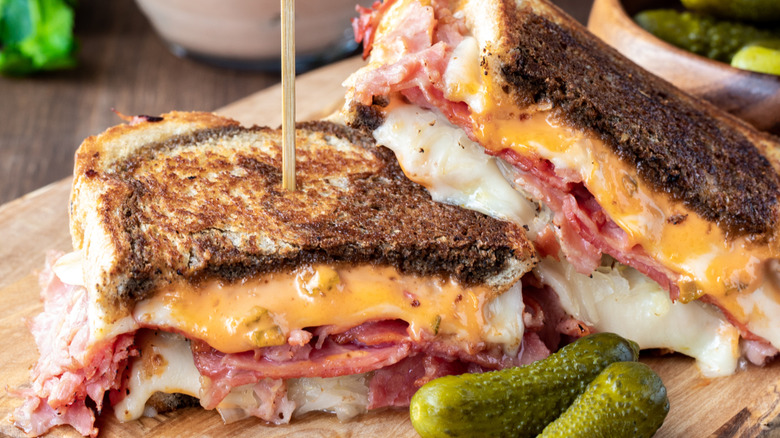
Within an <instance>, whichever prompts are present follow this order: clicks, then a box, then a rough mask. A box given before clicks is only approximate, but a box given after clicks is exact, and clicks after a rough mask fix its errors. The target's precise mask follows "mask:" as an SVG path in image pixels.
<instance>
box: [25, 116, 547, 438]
mask: <svg viewBox="0 0 780 438" xmlns="http://www.w3.org/2000/svg"><path fill="white" fill-rule="evenodd" d="M296 136H297V171H296V179H297V181H298V190H296V191H294V192H293V191H286V190H283V189H282V187H281V170H280V169H281V132H280V131H279V130H274V129H269V128H260V127H253V128H245V127H242V126H240V125H239V124H238V123H237V122H235V121H233V120H230V119H226V118H223V117H219V116H216V115H213V114H207V113H180V112H172V113H168V114H164V115H162V116H161V117H139V118H137V119H136V120H135V121H134V122H133V123H131V124H127V125H121V126H117V127H114V128H111V129H109V130H107V131H106V132H104V133H103V134H100V135H98V136H95V137H90V138H88V139H87V140H85V141H84V143H83V144H82V145H81V147H80V148H79V149H78V151H77V153H76V165H75V171H74V183H73V190H72V195H71V203H70V219H71V220H70V225H71V234H72V240H73V249H74V252H72V253H69V254H65V255H61V254H60V255H53V256H52V257H51V258H50V263H49V265H50V266H49V267H48V268H47V269H46V270H45V271H44V272H43V274H42V277H41V283H42V286H43V292H42V297H43V301H44V312H43V313H42V314H40V315H39V316H38V317H36V318H35V320H34V321H33V322H32V324H31V328H32V332H33V334H34V336H35V339H36V343H37V346H38V349H39V352H40V354H41V357H40V359H39V361H38V362H37V364H36V365H35V366H34V368H33V369H32V377H33V379H32V385H31V387H30V388H26V389H24V390H23V391H22V392H23V393H24V394H25V396H26V399H25V402H24V404H23V405H22V406H21V407H20V408H19V409H17V411H16V412H15V415H14V417H15V418H14V419H15V422H16V424H17V425H18V426H19V427H21V428H23V429H24V430H25V431H27V432H29V433H32V434H35V435H38V434H42V433H44V432H46V431H47V430H48V429H49V428H51V427H54V426H57V425H60V424H70V425H72V426H73V427H75V428H76V430H78V432H80V433H81V434H83V435H91V436H95V435H96V434H97V432H98V431H97V429H96V427H95V425H94V421H95V411H97V412H100V411H101V410H102V411H111V409H108V407H109V406H110V407H112V408H113V412H114V415H116V416H117V417H118V418H119V419H120V420H121V421H129V420H133V419H135V418H138V417H140V416H141V415H143V414H144V413H146V414H147V415H148V414H154V413H155V412H159V411H160V410H163V409H170V408H175V407H179V406H186V405H193V404H194V405H198V404H199V405H201V406H203V407H204V408H207V409H216V410H218V411H219V413H220V414H221V415H222V417H223V419H224V420H225V421H236V420H238V419H242V418H245V417H248V416H255V417H258V418H260V419H261V420H263V421H266V422H269V423H276V424H279V423H286V422H288V421H289V420H290V418H291V417H292V416H293V415H299V414H303V413H306V412H308V411H312V410H325V411H331V412H335V413H336V414H337V415H338V416H339V418H349V417H351V416H354V415H357V414H359V413H362V412H365V411H366V410H368V409H375V408H381V407H387V406H405V405H408V403H409V399H410V397H411V395H412V394H413V393H414V391H415V390H416V389H417V388H418V387H419V386H421V385H422V384H423V383H425V382H426V381H428V380H430V379H432V378H435V377H437V376H441V375H448V374H457V373H463V372H476V371H482V370H489V369H497V368H504V367H508V366H516V365H519V364H522V363H526V362H530V361H532V360H535V359H537V358H538V356H539V355H540V354H541V355H545V354H547V353H548V351H547V350H545V349H544V348H543V346H540V348H541V349H542V350H544V351H542V352H540V348H536V349H533V348H530V347H529V348H526V347H521V345H526V344H528V345H530V344H529V343H528V342H523V339H524V338H526V339H528V338H529V337H532V338H533V340H535V341H537V343H538V342H540V341H539V339H540V338H539V336H538V335H535V336H532V335H533V333H532V332H533V330H532V329H526V327H525V325H524V323H523V318H524V317H525V318H528V317H529V313H528V312H530V310H528V311H526V312H524V310H525V305H524V303H523V294H522V288H523V285H522V282H520V281H519V280H520V278H521V277H522V276H523V275H524V274H525V273H527V272H528V271H529V270H530V269H531V268H532V267H533V265H534V264H535V263H536V261H537V259H536V257H535V254H534V252H533V247H532V245H531V244H530V242H528V241H527V240H526V238H525V235H524V230H523V229H522V228H521V227H520V226H518V225H515V224H512V223H510V222H506V221H499V220H496V219H493V218H490V217H488V216H486V215H483V214H481V213H477V212H473V211H468V210H464V209H460V208H456V207H453V206H449V205H444V204H440V203H436V202H434V201H432V200H431V197H430V195H429V194H428V193H427V191H426V190H425V189H424V188H423V187H422V186H420V185H418V184H416V183H414V182H412V181H410V180H409V179H408V178H406V177H405V176H404V174H403V172H402V171H401V169H400V167H399V166H398V164H397V162H396V160H395V157H394V155H393V153H392V152H391V151H390V150H388V149H386V148H383V147H377V146H376V145H375V144H374V141H373V139H371V138H370V137H369V136H366V135H365V134H364V133H361V132H360V131H357V130H354V129H351V128H347V127H345V126H343V125H337V124H333V123H329V122H309V123H303V124H300V125H299V126H298V129H297V133H296ZM531 344H533V342H531ZM535 355H536V356H535Z"/></svg>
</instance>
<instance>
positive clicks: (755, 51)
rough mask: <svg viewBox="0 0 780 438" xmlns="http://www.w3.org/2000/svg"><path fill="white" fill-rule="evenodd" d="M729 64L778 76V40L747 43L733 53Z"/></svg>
mask: <svg viewBox="0 0 780 438" xmlns="http://www.w3.org/2000/svg"><path fill="white" fill-rule="evenodd" d="M731 65H732V67H736V68H741V69H743V70H750V71H755V72H759V73H768V74H771V75H778V76H780V41H773V42H761V43H755V44H750V45H747V46H745V47H743V48H741V49H740V50H739V51H738V52H737V53H736V54H735V55H734V57H733V58H732V59H731Z"/></svg>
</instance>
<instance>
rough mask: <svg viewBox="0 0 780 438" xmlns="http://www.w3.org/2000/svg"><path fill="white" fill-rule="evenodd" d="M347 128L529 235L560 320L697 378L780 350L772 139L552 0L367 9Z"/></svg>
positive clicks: (422, 2)
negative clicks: (620, 338) (670, 357)
mask: <svg viewBox="0 0 780 438" xmlns="http://www.w3.org/2000/svg"><path fill="white" fill-rule="evenodd" d="M359 10H360V12H361V15H360V17H359V19H357V20H355V23H354V24H355V29H356V35H357V36H358V39H359V40H362V42H363V45H364V50H365V52H364V54H365V55H366V56H368V60H369V62H368V64H367V65H366V66H365V67H364V68H362V69H360V70H359V71H357V72H355V73H354V74H353V75H352V76H351V77H350V78H349V79H348V80H347V81H346V82H345V85H346V86H347V87H348V93H347V105H346V106H345V111H344V112H345V115H346V119H347V120H348V121H349V123H350V124H351V125H352V126H355V127H357V128H360V129H363V130H364V131H367V132H371V133H372V134H373V136H374V137H375V138H376V140H377V142H378V143H380V144H383V145H385V146H387V147H389V148H391V149H393V150H394V151H395V153H396V155H397V156H398V159H399V161H400V162H401V166H402V167H403V169H404V171H405V172H406V174H407V175H408V176H409V177H410V178H411V179H413V180H414V181H417V182H419V183H420V184H423V185H425V186H426V187H427V188H428V189H429V190H430V191H431V193H432V194H433V197H434V199H438V200H441V201H444V202H449V203H452V204H456V205H461V206H466V207H469V208H473V209H475V210H478V211H482V212H484V213H486V214H490V215H493V216H495V217H499V218H503V219H509V220H513V221H514V222H516V223H518V224H522V225H524V226H526V229H527V232H528V236H529V238H530V239H531V240H532V241H534V243H535V245H536V247H537V249H538V250H539V252H540V255H541V256H542V260H541V262H540V264H539V266H538V267H537V268H536V269H535V276H536V277H537V278H538V279H539V280H540V281H541V282H542V283H544V284H546V285H547V286H548V287H551V288H553V289H554V291H555V294H556V296H557V297H558V300H559V301H560V304H561V305H562V307H563V308H564V310H565V311H566V312H567V314H569V315H570V316H572V317H573V318H574V319H577V320H580V321H582V322H585V323H586V324H587V325H588V326H589V327H591V328H593V329H596V330H609V331H614V332H617V333H619V334H622V335H624V336H626V337H629V338H631V339H634V340H636V341H637V342H639V344H640V346H642V347H643V348H663V349H671V350H675V351H679V352H682V353H685V354H688V355H691V356H694V357H696V358H697V360H698V364H699V365H700V368H701V369H702V371H703V372H704V374H705V375H708V376H716V375H726V374H730V373H732V372H734V370H735V369H736V368H737V365H738V361H739V358H741V357H747V358H748V359H749V360H750V361H752V362H754V363H763V362H764V361H766V360H767V359H768V358H770V357H772V356H774V355H775V354H776V353H777V348H778V347H780V299H779V298H778V297H780V283H779V282H778V275H777V273H778V256H780V241H779V240H778V233H779V232H780V223H779V220H780V205H779V203H778V195H780V179H779V178H778V169H780V161H778V151H780V142H779V141H778V139H777V138H776V137H771V136H769V135H768V134H765V133H761V132H758V131H756V130H754V129H752V128H751V127H750V126H748V125H747V124H745V123H743V122H741V121H739V120H737V119H735V118H733V117H731V116H729V115H727V114H725V113H723V112H720V111H718V110H716V109H715V108H714V107H712V106H710V105H709V104H707V103H705V102H703V101H701V100H699V99H696V98H693V97H691V96H689V95H687V94H684V93H683V92H680V91H679V90H677V89H675V88H674V87H673V86H671V85H670V84H668V83H667V82H665V81H663V80H661V79H659V78H657V77H655V76H653V75H651V74H649V73H648V72H646V71H644V70H642V69H641V68H639V67H638V66H636V65H635V64H633V63H632V62H630V61H628V60H627V59H625V58H624V57H622V56H621V55H620V54H619V53H617V52H616V51H615V50H613V49H612V48H610V47H609V46H607V45H606V44H604V43H603V42H602V41H600V40H599V39H597V38H596V37H594V36H593V35H591V34H590V33H589V32H588V31H587V30H585V29H584V28H583V27H582V26H581V25H580V24H578V23H576V22H575V21H574V20H573V19H571V18H570V17H568V16H566V15H565V14H564V13H563V12H561V11H560V10H559V9H557V8H556V7H554V6H553V5H551V4H550V3H549V2H547V1H545V0H487V1H483V0H461V1H455V0H453V1H446V0H386V1H384V2H382V3H379V2H377V3H375V5H374V6H373V8H371V9H367V8H359Z"/></svg>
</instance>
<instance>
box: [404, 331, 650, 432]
mask: <svg viewBox="0 0 780 438" xmlns="http://www.w3.org/2000/svg"><path fill="white" fill-rule="evenodd" d="M638 353H639V348H638V346H637V345H636V343H634V342H632V341H628V340H626V339H624V338H622V337H620V336H618V335H615V334H612V333H597V334H593V335H589V336H586V337H584V338H581V339H579V340H577V341H576V342H574V343H572V344H569V345H567V346H566V347H563V348H562V349H561V350H560V351H558V352H557V353H554V354H552V355H550V356H549V357H548V358H547V359H544V360H541V361H538V362H535V363H533V364H531V365H527V366H524V367H520V368H510V369H505V370H501V371H493V372H488V373H482V374H463V375H460V376H448V377H442V378H440V379H435V380H433V381H431V382H429V383H428V384H426V385H424V386H423V387H422V388H420V390H419V391H417V393H416V394H415V395H414V397H412V402H411V405H410V407H409V412H410V416H411V419H412V425H413V426H414V428H415V429H416V430H417V432H418V433H419V434H420V435H421V436H422V437H423V438H438V437H474V436H489V437H535V436H536V435H538V434H539V433H540V432H542V430H543V429H544V427H545V426H546V425H547V424H548V423H550V422H552V421H553V420H555V419H556V418H557V417H558V416H559V415H561V413H562V412H564V411H565V410H566V409H567V408H568V407H569V405H571V403H572V402H573V401H574V399H575V398H576V397H577V396H578V395H579V394H581V393H582V392H583V391H585V388H586V387H587V386H588V384H589V383H590V382H591V381H592V380H593V379H594V378H595V377H596V376H597V375H598V374H599V373H600V372H601V371H602V370H603V369H604V368H606V367H607V365H609V364H611V363H613V362H620V361H631V360H636V359H637V356H638Z"/></svg>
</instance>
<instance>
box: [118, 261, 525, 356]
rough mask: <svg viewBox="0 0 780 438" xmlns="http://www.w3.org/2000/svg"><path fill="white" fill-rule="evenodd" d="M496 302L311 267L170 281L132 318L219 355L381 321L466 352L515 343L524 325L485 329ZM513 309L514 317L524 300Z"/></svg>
mask: <svg viewBox="0 0 780 438" xmlns="http://www.w3.org/2000/svg"><path fill="white" fill-rule="evenodd" d="M510 292H511V291H510ZM510 292H507V293H505V294H503V295H506V294H508V293H510ZM518 294H519V291H518ZM494 298H496V297H495V292H494V291H493V290H492V289H490V288H488V287H486V286H475V287H470V288H464V287H463V286H461V285H460V284H459V283H458V282H457V281H455V280H448V279H442V278H439V277H423V276H417V275H409V274H400V273H399V272H398V271H397V270H396V269H394V268H391V267H380V266H371V265H362V266H356V267H332V266H327V265H316V266H310V267H302V268H299V269H297V270H295V271H293V272H281V273H272V274H267V275H264V276H262V277H261V278H253V279H247V280H244V281H241V282H238V283H224V282H221V281H217V280H212V281H206V282H204V283H203V284H200V285H197V286H193V285H191V284H173V285H171V286H170V287H167V288H165V289H162V290H160V291H159V292H158V293H157V294H155V296H154V297H152V298H149V299H147V300H144V301H142V302H140V303H138V304H137V305H136V307H135V310H134V311H133V316H134V319H135V320H136V321H138V322H139V323H140V324H142V325H146V324H153V325H155V326H162V327H166V326H169V327H174V328H175V329H176V330H177V331H178V332H179V333H182V334H184V335H185V336H186V337H188V338H195V339H201V340H203V341H205V342H207V343H208V344H209V345H211V346H212V347H214V348H216V349H217V350H219V351H222V352H225V353H238V352H242V351H248V350H252V349H255V348H259V347H266V346H273V345H282V344H285V343H287V342H288V337H289V336H290V334H291V333H292V332H293V331H294V330H300V329H303V328H306V327H319V326H333V329H334V330H333V331H334V332H340V331H343V330H346V329H349V328H351V327H355V326H357V325H360V324H362V323H364V322H366V321H379V320H387V319H401V320H404V321H406V322H408V323H409V329H408V331H409V334H410V336H411V337H412V339H414V340H420V339H422V338H423V337H424V336H425V335H426V334H427V335H435V334H438V335H446V336H451V337H453V338H454V339H455V340H456V341H459V342H461V343H462V344H463V345H464V346H465V347H466V348H468V345H476V344H478V343H480V342H484V341H485V340H486V339H488V340H490V339H494V340H496V341H498V342H501V341H506V342H502V343H504V344H505V345H510V344H512V345H519V339H520V338H522V325H520V326H519V327H518V326H517V324H515V326H514V327H509V328H506V327H504V328H501V329H497V328H496V327H495V326H493V325H491V323H490V321H489V320H490V319H493V318H494V316H495V315H494V313H497V312H493V311H492V308H491V307H489V306H488V304H489V303H490V302H491V301H492V300H493V299H494ZM504 299H506V298H504ZM512 311H513V312H515V313H516V315H518V316H517V317H515V320H517V319H518V318H519V317H520V316H519V315H521V313H522V301H521V302H520V307H519V308H515V309H512ZM510 338H511V339H510ZM513 339H514V340H513Z"/></svg>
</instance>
